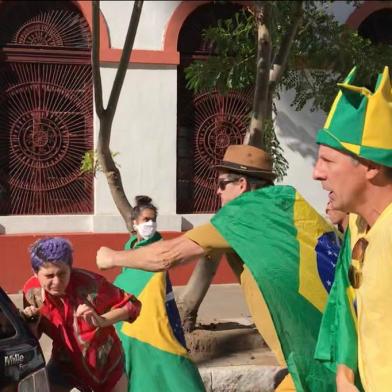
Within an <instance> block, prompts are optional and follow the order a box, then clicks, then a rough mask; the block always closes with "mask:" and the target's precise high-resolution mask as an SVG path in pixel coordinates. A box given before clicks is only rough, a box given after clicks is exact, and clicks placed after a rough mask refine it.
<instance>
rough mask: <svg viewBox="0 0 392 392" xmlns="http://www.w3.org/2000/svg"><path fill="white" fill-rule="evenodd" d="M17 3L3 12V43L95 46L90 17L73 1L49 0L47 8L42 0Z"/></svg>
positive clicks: (0, 37) (0, 34) (0, 20)
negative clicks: (76, 6)
mask: <svg viewBox="0 0 392 392" xmlns="http://www.w3.org/2000/svg"><path fill="white" fill-rule="evenodd" d="M10 3H11V2H10ZM14 3H16V4H15V5H14V6H12V5H13V4H10V5H9V7H8V8H7V7H6V8H5V10H4V11H3V12H2V15H1V16H0V45H17V46H28V47H29V46H30V47H37V46H40V47H46V46H49V47H65V48H89V47H91V36H90V32H89V27H88V24H87V21H86V20H85V19H84V18H83V17H82V16H81V15H80V14H79V13H78V12H77V11H76V10H74V9H72V7H70V6H72V4H71V2H69V3H68V2H54V1H53V2H47V3H46V4H45V5H46V8H45V7H43V6H42V4H40V3H41V2H39V1H28V2H27V1H18V2H14ZM67 6H68V7H69V8H68V9H67Z"/></svg>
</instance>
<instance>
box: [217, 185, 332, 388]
mask: <svg viewBox="0 0 392 392" xmlns="http://www.w3.org/2000/svg"><path fill="white" fill-rule="evenodd" d="M211 223H212V224H213V226H215V228H216V229H217V230H218V231H219V232H220V234H221V235H222V236H223V237H224V238H225V240H226V241H227V242H228V243H229V244H230V246H231V247H232V248H233V249H234V251H235V252H236V253H237V254H238V255H239V257H240V258H241V259H242V260H243V262H244V264H245V265H246V266H247V268H248V269H249V270H250V272H251V274H252V276H253V278H254V280H255V281H256V283H257V288H258V290H259V293H261V294H262V296H263V297H264V300H265V302H266V304H267V306H268V309H269V311H270V314H271V317H272V321H273V323H274V326H275V330H276V333H277V336H278V338H279V341H280V344H281V348H282V351H283V354H284V357H285V360H286V363H287V367H288V370H289V372H290V374H291V376H292V378H293V381H294V384H295V387H296V390H297V391H298V392H302V391H304V392H305V391H309V392H310V391H311V392H331V391H335V390H336V386H335V373H334V371H333V370H331V369H329V368H327V367H325V366H323V364H321V363H320V362H318V361H316V360H315V359H314V351H315V347H316V342H317V336H318V333H319V328H320V322H321V317H322V311H323V308H324V305H325V304H326V300H327V295H328V293H327V289H326V287H328V284H331V283H332V282H325V281H323V276H324V274H323V272H322V271H323V270H324V269H325V268H324V267H325V266H327V265H328V264H331V263H330V255H329V254H328V253H329V250H328V247H325V246H323V245H322V243H323V241H322V239H323V238H325V236H326V235H328V233H331V232H333V228H332V227H331V226H330V225H329V224H328V223H327V222H326V221H325V220H324V219H323V218H322V217H321V216H320V215H319V214H318V213H317V212H316V211H315V210H314V209H313V208H312V207H311V206H310V205H309V204H308V203H307V202H306V201H305V200H304V199H303V198H302V196H301V195H299V194H298V192H296V190H295V189H294V188H293V187H290V186H271V187H267V188H262V189H258V190H256V191H252V192H246V193H245V194H243V195H242V196H240V197H238V198H236V199H234V200H233V201H231V202H229V203H228V204H226V205H225V206H224V207H223V208H222V209H221V210H220V211H219V212H218V213H217V214H216V215H215V216H214V217H213V218H212V220H211ZM255 295H260V294H258V293H255Z"/></svg>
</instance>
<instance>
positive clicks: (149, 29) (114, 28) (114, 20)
mask: <svg viewBox="0 0 392 392" xmlns="http://www.w3.org/2000/svg"><path fill="white" fill-rule="evenodd" d="M133 3H134V2H133V1H101V2H100V4H101V11H102V13H103V15H104V17H105V20H106V22H107V24H108V28H109V33H110V41H111V47H112V48H122V47H123V44H124V40H125V34H126V32H127V29H128V24H129V18H130V17H131V15H132V8H133ZM180 3H181V2H180V1H145V2H144V3H143V8H142V14H141V16H140V21H139V26H138V30H137V34H136V37H135V44H134V48H135V49H145V50H162V49H163V36H164V32H165V30H166V25H167V23H168V21H169V19H170V17H171V15H172V14H173V12H174V10H175V9H176V8H177V6H178V5H179V4H180Z"/></svg>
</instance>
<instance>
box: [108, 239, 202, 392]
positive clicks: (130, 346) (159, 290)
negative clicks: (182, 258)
mask: <svg viewBox="0 0 392 392" xmlns="http://www.w3.org/2000/svg"><path fill="white" fill-rule="evenodd" d="M160 239H161V236H160V234H159V233H156V234H155V235H154V237H152V238H151V239H149V240H144V241H140V242H139V243H137V244H136V245H135V243H136V237H132V238H131V239H130V240H129V241H128V242H127V244H126V245H125V249H135V248H138V247H140V246H145V245H148V244H150V243H152V242H155V241H158V240H160ZM114 284H115V285H116V286H117V287H120V288H122V289H123V290H125V291H127V292H130V293H132V294H134V295H135V296H136V297H137V298H138V299H139V300H140V301H141V303H142V309H141V312H140V315H139V317H138V318H137V319H136V321H135V322H133V323H128V322H120V323H117V324H116V330H117V333H118V335H119V337H120V339H121V342H122V345H123V348H124V352H125V362H126V363H125V366H126V371H127V374H128V376H129V386H128V391H129V392H131V391H132V392H145V391H148V392H161V391H167V392H183V391H189V392H200V391H204V390H205V388H204V384H203V381H202V379H201V377H200V374H199V371H198V369H197V367H196V366H195V365H194V364H193V362H192V361H191V360H190V358H189V356H188V353H187V350H186V348H185V339H184V335H183V331H182V326H181V320H180V316H179V314H178V309H177V306H176V303H175V299H174V295H173V291H172V287H171V283H170V280H169V278H168V275H167V273H166V272H155V273H154V272H147V271H139V270H133V269H130V268H124V269H123V271H122V272H121V274H120V275H118V276H117V278H116V279H115V281H114Z"/></svg>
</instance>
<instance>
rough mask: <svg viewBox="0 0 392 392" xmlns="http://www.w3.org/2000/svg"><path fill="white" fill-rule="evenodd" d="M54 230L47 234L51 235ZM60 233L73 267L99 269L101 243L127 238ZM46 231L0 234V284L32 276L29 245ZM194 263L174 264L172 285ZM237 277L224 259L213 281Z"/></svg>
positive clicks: (11, 288)
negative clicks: (70, 252)
mask: <svg viewBox="0 0 392 392" xmlns="http://www.w3.org/2000/svg"><path fill="white" fill-rule="evenodd" d="M179 234H180V233H178V232H164V233H162V235H163V237H164V238H173V237H176V236H178V235H179ZM54 235H56V234H50V236H54ZM58 235H59V236H62V237H65V238H67V239H69V240H70V241H71V242H72V244H73V247H74V265H75V266H76V267H80V268H85V269H89V270H92V271H96V272H99V271H98V269H97V267H96V265H95V255H96V252H97V250H98V249H99V247H100V246H108V247H111V248H114V249H122V248H123V245H124V243H125V242H126V241H127V239H128V235H127V234H124V233H62V234H58ZM44 236H45V234H42V233H39V234H8V235H0V254H1V256H0V263H1V267H0V286H2V287H3V289H4V290H5V291H7V292H8V293H16V292H18V291H19V290H21V288H22V286H23V283H24V282H25V281H26V280H27V279H28V278H29V277H30V276H31V268H30V262H29V258H28V252H27V249H28V246H29V245H30V244H31V243H33V242H34V241H36V240H37V239H38V238H41V237H44ZM193 266H194V263H189V264H186V265H182V266H177V267H175V268H173V269H172V270H171V272H170V278H171V280H172V283H173V285H184V284H186V283H187V281H188V279H189V277H190V275H191V273H192V269H193ZM119 271H120V270H119V269H117V268H116V269H114V270H110V271H104V272H102V271H101V272H99V273H101V274H102V275H104V276H106V278H108V279H109V280H110V281H112V280H113V278H114V277H115V276H116V275H117V274H118V273H119ZM235 282H236V278H235V276H234V274H233V272H232V271H231V269H230V267H229V266H228V264H227V263H226V261H225V260H224V261H223V262H222V263H221V264H220V266H219V268H218V271H217V273H216V275H215V278H214V280H213V283H215V284H216V283H235Z"/></svg>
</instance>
